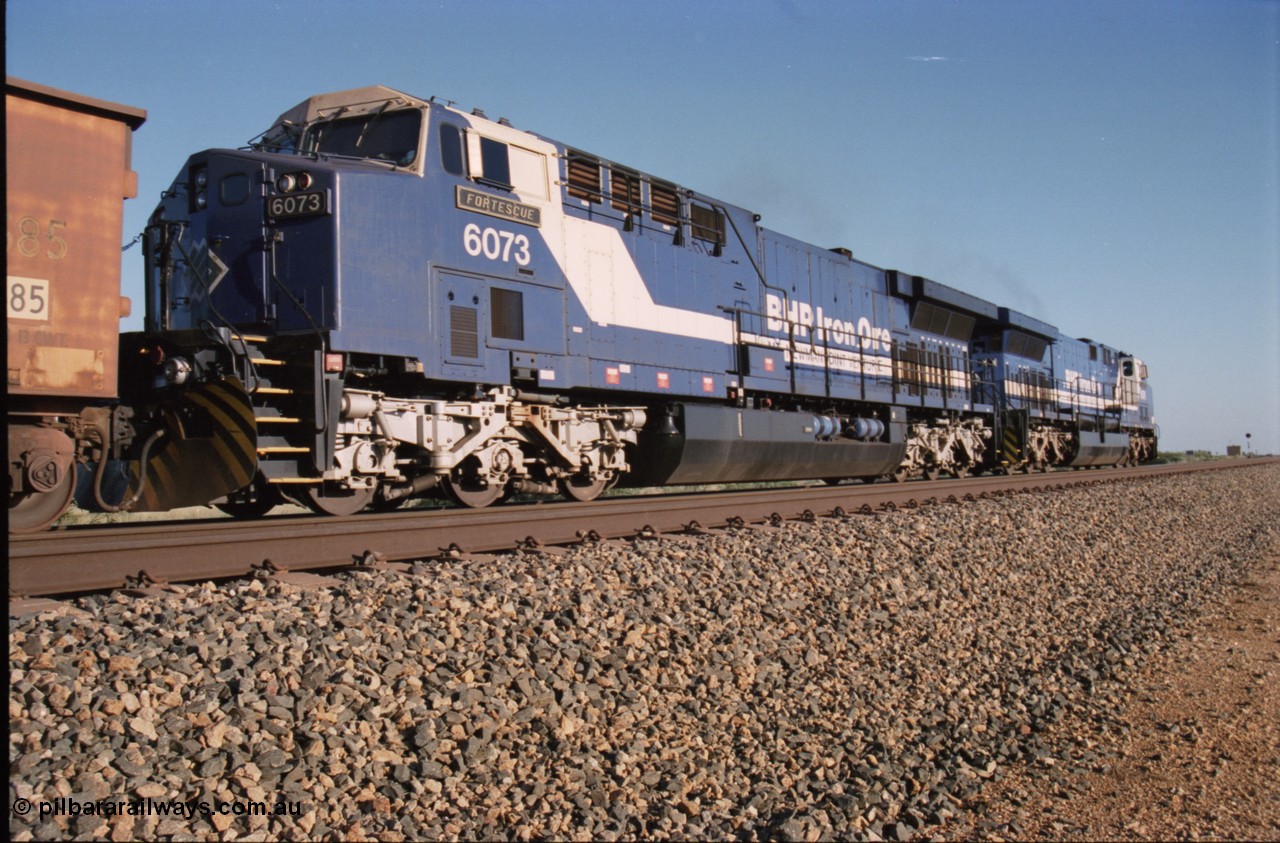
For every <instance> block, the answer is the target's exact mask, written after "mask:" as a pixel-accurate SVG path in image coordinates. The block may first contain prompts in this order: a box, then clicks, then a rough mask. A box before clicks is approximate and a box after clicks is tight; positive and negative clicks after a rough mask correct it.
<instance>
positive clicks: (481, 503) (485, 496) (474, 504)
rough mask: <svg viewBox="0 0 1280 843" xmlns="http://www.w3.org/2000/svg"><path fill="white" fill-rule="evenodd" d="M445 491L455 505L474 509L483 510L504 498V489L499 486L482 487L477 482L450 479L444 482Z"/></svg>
mask: <svg viewBox="0 0 1280 843" xmlns="http://www.w3.org/2000/svg"><path fill="white" fill-rule="evenodd" d="M444 490H445V491H446V492H448V493H449V497H451V498H453V500H454V502H455V503H458V504H461V505H462V506H467V507H471V508H472V509H481V508H483V507H486V506H488V505H489V504H491V503H496V502H497V501H498V499H500V498H501V497H502V493H503V491H504V488H503V487H502V486H499V485H497V484H491V485H481V484H480V483H479V482H478V481H476V480H466V479H464V480H456V479H454V478H453V477H450V478H449V479H448V480H445V481H444Z"/></svg>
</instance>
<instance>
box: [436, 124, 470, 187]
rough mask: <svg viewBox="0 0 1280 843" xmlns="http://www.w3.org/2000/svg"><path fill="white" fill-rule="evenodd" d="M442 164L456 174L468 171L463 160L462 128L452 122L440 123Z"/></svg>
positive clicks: (450, 172) (447, 170) (449, 171)
mask: <svg viewBox="0 0 1280 843" xmlns="http://www.w3.org/2000/svg"><path fill="white" fill-rule="evenodd" d="M440 165H441V166H442V167H444V171H445V172H446V173H449V174H451V175H455V176H460V175H463V174H464V173H466V171H467V169H466V165H465V164H464V163H463V160H462V130H461V129H459V128H458V127H457V126H454V125H453V124H451V123H441V124H440Z"/></svg>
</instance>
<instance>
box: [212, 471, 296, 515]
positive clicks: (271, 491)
mask: <svg viewBox="0 0 1280 843" xmlns="http://www.w3.org/2000/svg"><path fill="white" fill-rule="evenodd" d="M252 495H253V497H252V499H251V500H230V501H227V502H226V503H215V504H214V505H213V506H214V508H215V509H218V510H221V511H222V512H225V513H226V514H227V515H230V516H231V517H232V518H260V517H262V516H263V515H266V514H267V513H268V512H270V511H271V510H273V509H275V508H276V506H277V505H278V504H281V503H284V498H283V497H282V496H281V495H280V491H279V490H278V489H276V487H274V486H272V485H271V484H270V483H268V482H267V481H266V478H265V477H263V476H262V475H261V474H259V475H258V476H257V477H255V478H254V479H253V491H252Z"/></svg>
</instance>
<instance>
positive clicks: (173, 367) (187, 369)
mask: <svg viewBox="0 0 1280 843" xmlns="http://www.w3.org/2000/svg"><path fill="white" fill-rule="evenodd" d="M161 371H163V372H164V379H165V381H166V382H167V383H168V384H169V385H170V386H181V385H182V384H184V383H186V382H187V378H189V377H191V364H190V363H188V362H187V361H186V360H184V359H183V358H181V357H170V358H169V359H168V360H166V361H164V369H162V370H161Z"/></svg>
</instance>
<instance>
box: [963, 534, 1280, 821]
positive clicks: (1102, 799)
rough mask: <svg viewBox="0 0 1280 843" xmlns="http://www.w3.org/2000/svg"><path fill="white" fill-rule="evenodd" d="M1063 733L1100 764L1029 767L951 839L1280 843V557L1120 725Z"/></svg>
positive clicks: (1216, 613)
mask: <svg viewBox="0 0 1280 843" xmlns="http://www.w3.org/2000/svg"><path fill="white" fill-rule="evenodd" d="M1056 729H1057V730H1058V732H1059V734H1058V735H1056V736H1054V742H1055V743H1062V744H1066V743H1074V744H1075V745H1076V746H1077V747H1078V748H1079V749H1080V750H1081V751H1080V753H1079V755H1080V757H1082V758H1091V757H1096V758H1098V759H1100V760H1099V761H1098V763H1095V764H1093V765H1092V766H1091V768H1086V767H1076V768H1075V769H1071V770H1060V769H1055V768H1056V767H1060V766H1063V765H1062V762H1057V761H1053V760H1052V759H1046V760H1042V761H1041V762H1037V763H1036V764H1033V765H1019V766H1018V767H1017V768H1016V769H1014V770H1012V771H1010V772H1009V774H1008V775H1007V776H1006V777H1005V778H1004V779H1003V780H1002V781H1001V782H999V783H998V784H995V785H993V786H992V787H990V788H988V789H987V790H985V791H984V792H983V793H982V794H980V796H979V797H977V799H976V800H975V801H974V802H973V803H972V804H971V805H969V806H967V807H968V808H969V811H968V812H967V813H966V814H965V815H964V816H963V817H962V819H961V821H960V822H959V823H958V824H953V825H952V826H951V827H949V828H946V829H945V831H944V834H945V835H946V836H947V837H948V838H955V839H985V840H997V839H1042V840H1044V839H1053V840H1107V839H1118V840H1204V839H1213V840H1280V553H1276V554H1273V555H1272V556H1271V557H1270V558H1269V559H1268V560H1266V561H1264V562H1262V563H1261V564H1259V565H1258V567H1257V568H1255V569H1254V570H1253V571H1252V572H1251V574H1250V575H1248V576H1246V577H1245V578H1243V579H1242V580H1241V581H1240V582H1238V583H1236V584H1235V586H1234V587H1233V588H1232V589H1230V590H1229V591H1228V592H1227V593H1226V594H1225V595H1224V596H1223V597H1222V598H1220V599H1219V600H1217V601H1216V602H1215V603H1214V604H1213V605H1212V606H1211V607H1209V610H1208V611H1207V612H1206V613H1205V614H1204V615H1203V616H1202V617H1201V618H1199V619H1198V620H1197V621H1196V622H1195V623H1194V624H1193V625H1192V626H1191V628H1190V629H1189V630H1188V633H1187V635H1186V636H1185V637H1184V638H1183V640H1180V641H1178V642H1176V643H1175V644H1174V645H1173V646H1172V647H1171V648H1170V649H1169V650H1167V651H1166V652H1165V653H1163V654H1162V655H1161V656H1159V657H1158V658H1155V659H1153V660H1152V661H1151V662H1150V663H1149V664H1148V665H1147V666H1146V668H1144V669H1143V671H1142V672H1141V674H1140V675H1139V677H1137V681H1135V682H1134V684H1133V691H1132V699H1131V702H1130V703H1129V705H1128V707H1127V709H1126V710H1125V712H1124V713H1123V714H1122V715H1121V716H1120V718H1119V720H1118V721H1117V722H1111V723H1096V722H1080V719H1079V718H1072V719H1069V720H1067V721H1064V722H1063V723H1061V724H1058V726H1057V727H1056ZM1046 761H1047V763H1046ZM1082 763H1084V762H1082Z"/></svg>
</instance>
